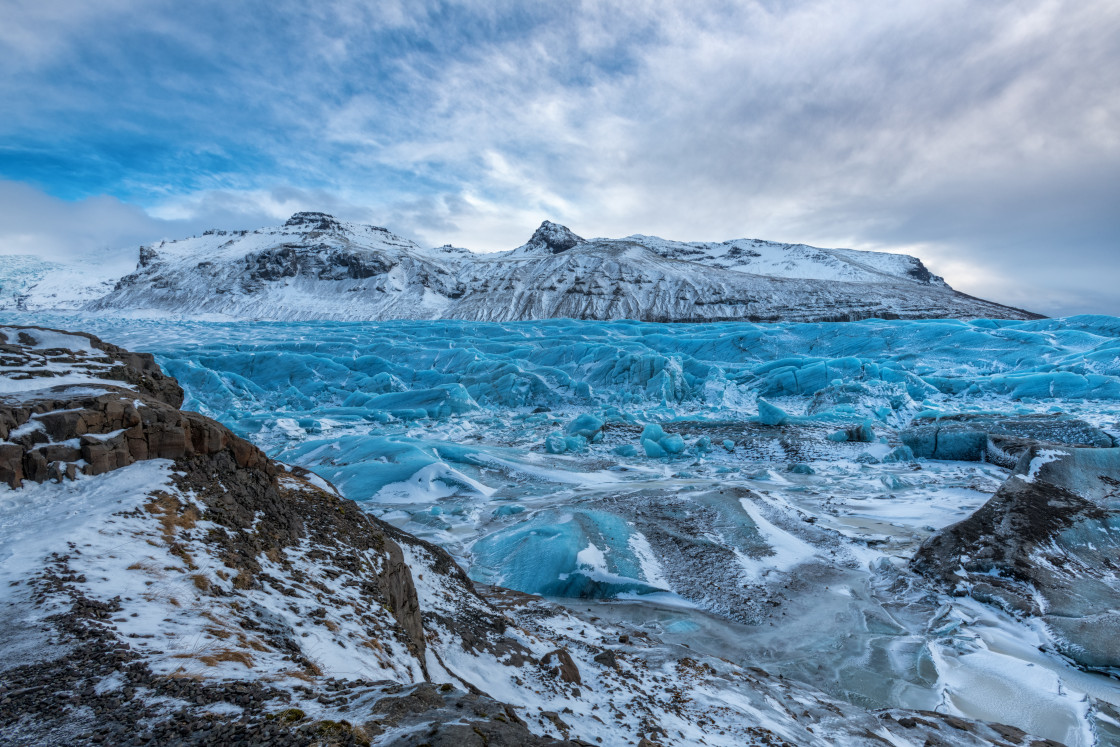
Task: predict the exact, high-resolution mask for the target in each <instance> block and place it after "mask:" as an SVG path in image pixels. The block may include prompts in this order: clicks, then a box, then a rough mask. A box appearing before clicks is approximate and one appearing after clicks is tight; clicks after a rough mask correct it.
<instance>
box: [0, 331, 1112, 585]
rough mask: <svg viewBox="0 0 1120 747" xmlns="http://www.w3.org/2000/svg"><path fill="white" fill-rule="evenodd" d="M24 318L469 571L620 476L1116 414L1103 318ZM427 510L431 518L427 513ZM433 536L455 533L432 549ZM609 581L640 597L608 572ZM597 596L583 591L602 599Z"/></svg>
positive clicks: (894, 460)
mask: <svg viewBox="0 0 1120 747" xmlns="http://www.w3.org/2000/svg"><path fill="white" fill-rule="evenodd" d="M20 320H22V321H27V320H26V319H25V318H20V319H12V321H20ZM34 321H36V322H39V323H44V324H46V325H47V326H52V327H73V328H82V329H87V330H89V331H91V332H94V333H96V334H99V335H101V336H103V337H104V338H105V339H107V340H109V341H111V342H114V343H117V344H121V345H123V346H125V347H128V348H131V349H136V350H150V351H152V352H154V353H155V354H156V356H157V359H158V360H159V362H160V364H161V365H162V366H163V367H164V368H165V369H166V370H167V371H168V372H169V373H170V374H172V375H174V376H176V377H177V378H178V379H179V381H180V382H181V383H182V384H183V386H184V387H185V389H186V393H187V402H186V407H188V408H192V409H196V410H199V411H201V412H204V413H206V414H208V415H211V416H213V417H215V418H217V419H218V420H220V421H222V422H223V423H225V424H227V425H228V426H230V427H231V428H232V429H233V430H234V431H236V432H237V433H239V434H240V435H243V436H246V437H248V438H250V439H251V440H253V441H254V442H256V443H257V444H259V445H261V446H262V447H263V448H265V449H266V450H267V451H268V452H269V453H270V454H271V455H274V456H278V457H279V458H281V459H284V460H287V461H291V462H294V463H297V464H301V465H303V466H305V467H308V468H310V469H312V470H314V471H316V472H318V473H320V474H322V475H323V476H324V477H326V478H328V479H330V480H332V481H333V482H335V483H336V484H337V485H338V486H339V488H340V489H341V490H342V491H343V493H344V494H345V495H347V496H348V497H351V498H354V499H355V500H358V501H362V502H365V503H366V504H367V505H369V506H370V508H371V510H375V511H377V512H379V513H382V514H383V515H385V516H387V517H390V518H392V517H396V518H392V520H394V521H397V522H398V523H407V522H412V523H414V524H415V523H416V522H417V521H420V519H414V518H412V517H413V516H421V515H426V516H428V517H436V518H437V519H438V521H439V523H438V524H432V522H431V519H429V518H425V519H423V521H425V522H428V523H429V525H428V526H427V529H426V530H430V531H432V532H437V534H435V535H432V536H433V538H434V539H436V540H437V541H440V542H444V543H450V544H449V547H451V548H452V549H453V551H454V552H456V554H457V557H459V558H460V560H462V561H463V562H464V563H466V564H468V565H470V564H471V563H472V562H474V561H473V560H472V552H477V551H479V550H478V549H476V550H471V549H469V547H468V545H470V542H474V545H473V547H475V548H486V547H487V545H486V544H484V543H483V544H479V542H480V541H481V539H484V536H485V535H486V533H487V531H488V530H487V529H486V527H485V521H484V520H483V518H482V517H485V516H491V515H497V516H500V517H501V518H502V519H503V520H504V521H507V522H508V521H509V520H510V519H511V518H515V517H514V515H512V514H508V513H500V514H494V510H493V509H497V508H498V507H499V506H500V505H501V504H502V502H508V501H511V500H516V501H517V505H520V506H523V507H524V508H525V512H524V514H521V515H519V516H523V517H528V518H529V519H532V518H533V517H534V516H536V515H537V514H538V512H539V511H541V510H545V509H547V508H548V506H549V503H550V502H551V501H555V500H559V501H561V502H566V501H571V500H573V499H574V498H575V497H577V496H578V495H579V491H581V490H593V491H599V490H606V489H607V488H606V487H603V486H611V485H625V484H628V481H639V482H640V481H643V480H646V481H648V480H662V481H663V480H686V481H687V480H691V481H692V483H691V484H694V483H695V481H696V480H697V479H698V478H699V479H707V478H705V476H714V475H718V476H719V480H722V481H726V480H729V479H734V480H747V481H750V480H754V479H755V478H754V477H752V475H759V476H760V477H758V478H757V479H758V480H760V481H762V482H765V483H767V484H768V485H779V486H781V485H784V484H785V483H784V482H783V481H788V480H791V479H793V480H800V479H807V478H814V477H817V476H819V475H821V474H827V473H828V471H829V468H828V466H827V463H826V462H827V460H828V459H831V457H828V456H827V455H828V454H830V453H832V452H828V451H827V449H828V448H833V449H840V450H842V451H838V452H835V453H836V454H837V455H841V454H842V455H843V458H844V459H845V460H848V462H850V463H852V464H859V465H864V467H868V466H869V465H879V464H881V465H882V466H883V468H892V467H891V466H892V465H905V464H908V463H910V462H911V460H913V459H940V460H946V459H947V460H956V459H975V458H977V454H982V453H983V450H984V449H985V448H986V439H985V435H984V432H983V431H982V430H980V429H974V431H968V430H967V429H961V428H957V429H955V430H952V431H950V430H946V429H944V428H941V427H940V426H935V427H934V430H932V431H931V430H929V429H928V428H927V430H922V428H925V427H926V425H923V424H927V425H928V424H929V423H938V422H940V421H938V420H937V419H938V418H942V419H943V418H946V417H949V416H953V415H954V414H960V413H966V414H967V413H977V412H996V413H1004V414H1016V413H1023V412H1028V413H1051V412H1054V411H1055V410H1057V411H1061V412H1062V413H1065V415H1068V416H1069V417H1074V418H1080V417H1084V418H1088V419H1090V420H1091V421H1092V423H1094V424H1096V425H1099V426H1101V427H1105V428H1115V426H1116V422H1117V420H1118V419H1120V417H1118V414H1120V320H1117V319H1115V318H1112V317H1100V316H1080V317H1072V318H1069V319H1046V320H1039V321H1028V322H1015V321H988V320H978V321H973V322H966V321H957V320H927V321H884V320H868V321H864V322H855V323H837V324H752V323H747V322H726V323H711V324H701V325H695V324H680V325H672V324H652V323H636V322H580V321H571V320H551V321H542V322H524V323H508V324H494V323H477V322H460V321H424V322H417V321H392V322H357V323H342V322H305V323H245V324H235V323H225V322H223V323H206V322H197V321H195V322H169V321H155V320H112V319H91V318H76V317H52V318H49V319H45V318H44V319H40V318H36V319H35V320H34ZM759 423H761V424H763V425H776V424H781V423H786V424H787V427H786V428H784V429H783V432H786V431H789V433H787V434H786V435H785V436H782V437H781V438H784V439H785V441H782V440H781V439H780V438H779V436H777V435H774V431H769V432H766V431H759V430H755V429H757V428H758V424H759ZM814 429H815V430H814ZM938 429H940V430H938ZM790 439H794V440H790ZM830 439H831V440H830ZM880 440H881V441H883V443H882V444H879V443H877V442H878V441H880ZM935 441H936V443H935ZM712 444H719V445H721V446H722V448H720V449H714V450H713V449H711V445H712ZM828 444H832V446H831V447H830V446H827V445H828ZM821 460H825V462H822V461H821ZM789 465H794V467H793V468H792V469H793V471H790V467H789ZM666 470H667V471H666ZM822 470H823V472H822ZM674 475H677V477H674ZM681 475H688V476H690V477H688V478H685V477H680V476H681ZM783 489H784V490H795V489H798V490H800V489H803V488H802V487H801V486H799V485H797V484H793V485H791V486H790V487H788V488H783ZM557 496H559V497H557ZM433 504H436V505H440V506H443V507H444V508H445V509H446V511H445V513H442V514H432V513H430V512H429V511H428V508H429V507H430V506H431V505H433ZM445 504H446V505H445ZM487 505H490V506H492V510H490V511H487V512H482V513H480V510H481V509H482V508H483V507H485V506H487ZM418 512H419V513H418ZM608 513H609V512H608ZM588 521H589V520H588ZM597 521H599V524H598V525H597V526H601V525H602V520H601V519H597ZM585 523H586V522H585ZM468 524H469V525H470V527H471V528H470V530H469V531H468V530H467V529H466V527H467V526H468ZM551 524H556V525H558V526H559V525H560V524H562V522H555V521H553V522H551ZM576 525H579V526H583V525H581V524H579V523H578V522H577V523H576ZM445 526H449V527H453V531H452V530H446V531H448V532H450V533H449V534H438V532H441V531H445V530H444V529H442V528H441V527H445ZM565 526H566V525H565ZM573 526H575V525H573ZM550 531H551V530H550ZM557 531H558V532H559V534H557V535H556V536H557V537H560V536H562V535H563V536H564V537H568V535H567V534H564V533H565V532H571V531H575V530H574V529H573V528H572V527H568V528H566V529H564V530H562V531H561V530H557ZM581 531H582V532H583V534H578V535H571V537H569V538H568V540H565V541H564V542H560V541H559V540H558V541H557V542H556V543H555V546H556V547H561V546H562V547H564V548H567V549H566V550H565V552H568V553H569V554H570V555H572V558H569V560H571V561H572V562H573V563H574V554H573V552H575V553H577V554H578V550H577V551H573V550H572V548H573V547H574V545H573V544H572V543H575V544H578V543H579V542H583V541H584V540H587V541H589V542H590V541H592V540H591V539H588V538H589V537H590V536H591V535H590V534H588V531H589V530H587V529H582V530H581ZM608 534H609V533H608ZM608 534H601V535H596V536H598V539H597V540H594V541H595V542H606V543H608V544H607V545H604V546H603V547H602V550H603V552H604V553H605V556H606V557H607V558H609V559H610V563H615V562H620V561H619V559H620V558H622V557H623V556H624V555H625V553H624V552H623V551H622V550H619V549H617V548H615V546H614V545H611V544H609V543H610V542H613V541H614V540H610V536H614V535H609V536H608ZM471 538H474V539H478V540H479V542H475V541H474V539H471ZM573 538H574V539H573ZM569 540H570V541H569ZM596 546H598V545H596ZM581 549H582V548H581ZM495 557H497V556H495ZM610 563H608V566H610ZM570 572H571V573H577V574H578V569H576V570H573V571H570ZM472 573H473V571H472ZM610 573H611V574H614V576H617V577H618V578H627V579H630V580H631V581H635V582H637V581H641V577H640V574H639V575H634V574H632V573H630V572H629V571H627V570H625V569H620V568H614V569H613V570H610ZM510 578H520V576H518V575H517V574H513V575H511V576H510ZM604 578H605V577H604ZM612 578H613V576H612ZM600 581H602V579H600ZM631 581H627V582H626V583H630V582H631ZM580 583H582V582H580ZM602 583H603V584H606V585H605V586H601V587H596V588H606V589H610V588H614V587H613V586H611V585H610V584H609V583H607V582H606V581H603V582H602ZM611 583H614V582H613V581H612V582H611ZM620 583H621V582H620ZM577 587H578V588H583V587H580V584H579V583H576V582H575V581H573V582H572V583H571V584H569V585H568V587H567V588H570V589H576V588H577ZM556 588H560V587H556ZM587 588H590V587H587ZM596 593H598V592H596Z"/></svg>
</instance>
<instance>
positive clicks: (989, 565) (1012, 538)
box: [912, 443, 1120, 667]
mask: <svg viewBox="0 0 1120 747" xmlns="http://www.w3.org/2000/svg"><path fill="white" fill-rule="evenodd" d="M912 567H913V568H914V569H915V570H917V571H919V572H920V573H923V574H925V575H927V576H930V577H933V578H935V579H937V580H938V581H939V582H940V583H941V584H942V585H943V586H944V587H945V588H946V589H948V590H951V591H954V592H955V593H958V594H969V595H971V596H973V597H975V598H977V599H979V600H981V601H984V602H990V603H994V604H997V605H999V606H1001V607H1003V608H1005V609H1008V610H1011V611H1013V612H1015V613H1017V614H1020V615H1024V616H1031V617H1038V618H1041V619H1042V620H1043V622H1045V623H1046V624H1047V625H1048V626H1049V628H1050V629H1051V631H1052V632H1053V633H1054V634H1055V637H1056V639H1057V640H1058V645H1059V647H1060V648H1061V650H1062V652H1063V653H1065V654H1066V655H1067V656H1069V657H1070V658H1072V659H1073V660H1075V661H1077V662H1078V663H1080V664H1082V665H1083V666H1087V667H1117V666H1120V643H1118V638H1117V635H1116V633H1118V632H1120V615H1117V613H1116V612H1115V610H1117V609H1120V582H1118V581H1117V575H1116V572H1117V570H1120V449H1118V448H1076V447H1068V446H1060V445H1058V446H1056V445H1047V444H1037V443H1036V444H1034V445H1031V446H1030V447H1029V448H1027V449H1026V450H1025V451H1024V452H1023V454H1022V456H1021V457H1020V460H1019V463H1018V465H1017V466H1016V468H1015V474H1014V475H1012V476H1011V477H1010V478H1009V479H1008V480H1007V481H1005V482H1004V484H1003V485H1002V486H1000V488H999V490H998V491H997V492H996V494H995V495H994V496H993V497H992V498H991V500H989V501H988V502H987V503H985V504H984V505H983V506H981V507H980V508H979V509H978V510H977V511H976V512H975V513H973V514H972V515H971V516H970V517H968V518H967V519H965V520H964V521H962V522H959V523H957V524H954V525H952V526H950V527H947V528H945V529H943V530H941V531H939V532H937V533H936V534H934V535H933V536H932V537H930V538H929V539H928V540H927V541H926V542H925V544H923V545H922V547H921V548H920V549H919V550H918V552H917V553H916V555H915V556H914V559H913V561H912Z"/></svg>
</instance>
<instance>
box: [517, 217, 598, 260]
mask: <svg viewBox="0 0 1120 747" xmlns="http://www.w3.org/2000/svg"><path fill="white" fill-rule="evenodd" d="M584 241H585V240H584V238H583V237H582V236H577V235H576V234H574V233H572V231H571V229H569V228H568V227H567V226H561V225H560V224H559V223H553V222H552V221H548V220H546V221H544V222H543V223H541V225H540V228H538V229H537V230H536V231H534V232H533V237H532V238H531V239H529V243H528V244H526V246H527V247H530V248H533V249H536V248H544V249H548V251H549V253H551V254H560V253H561V252H566V251H568V250H569V249H571V248H572V247H573V246H576V245H578V244H582V243H584Z"/></svg>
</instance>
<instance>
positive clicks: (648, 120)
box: [0, 0, 1120, 315]
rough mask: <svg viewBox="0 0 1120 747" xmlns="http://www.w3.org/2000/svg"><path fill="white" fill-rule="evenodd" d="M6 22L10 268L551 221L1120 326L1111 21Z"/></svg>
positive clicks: (80, 10)
mask: <svg viewBox="0 0 1120 747" xmlns="http://www.w3.org/2000/svg"><path fill="white" fill-rule="evenodd" d="M4 6H5V8H4V22H3V23H2V24H0V70H3V71H4V74H3V75H0V102H3V103H2V104H0V112H2V116H0V255H3V254H17V253H19V254H33V255H37V256H40V257H44V258H51V259H61V260H68V259H72V258H75V257H85V256H91V255H96V254H99V253H106V254H108V253H110V252H112V251H128V252H135V249H136V246H138V245H139V244H140V243H146V242H149V241H154V240H158V239H161V238H176V237H181V236H186V235H191V234H193V233H197V232H198V231H200V230H203V229H206V228H255V227H260V226H267V225H276V224H277V223H280V222H282V221H283V220H284V219H286V218H287V217H288V216H289V215H291V213H293V212H296V211H298V210H321V211H324V212H329V213H332V214H334V215H336V216H337V217H339V218H342V219H345V220H354V221H361V222H368V223H374V224H377V225H380V226H385V227H387V228H389V229H390V230H392V231H394V232H396V233H398V234H401V235H404V236H407V237H410V238H413V239H415V240H416V241H418V242H420V243H421V244H426V245H441V244H445V243H452V244H455V245H456V246H464V247H467V248H470V249H473V250H476V251H495V250H501V249H510V248H513V247H515V246H518V245H520V244H522V243H524V242H525V241H526V240H527V239H528V237H529V235H530V234H531V233H532V232H533V230H534V229H535V228H536V226H537V225H539V224H540V222H541V221H542V220H544V219H550V220H554V221H556V222H560V223H563V224H565V225H567V226H569V227H571V228H572V230H574V231H575V232H576V233H578V234H580V235H582V236H585V237H593V236H606V237H620V236H626V235H630V234H634V233H643V234H652V235H657V236H662V237H664V238H669V239H677V240H725V239H731V238H744V237H749V238H761V239H769V240H773V241H785V242H801V243H807V244H812V245H816V246H826V247H837V246H838V247H851V248H856V249H869V250H880V251H900V252H905V253H909V254H914V255H917V256H919V257H921V258H922V259H923V261H925V263H926V264H927V265H928V266H929V267H930V268H931V269H932V270H933V271H934V272H936V273H938V274H941V275H943V276H945V278H946V279H947V280H948V282H949V283H950V284H951V285H953V286H954V287H956V288H957V289H958V290H963V291H965V292H968V293H972V294H974V295H978V296H982V297H985V298H990V299H992V300H996V301H1000V302H1003V303H1007V304H1011V305H1015V306H1020V307H1024V308H1029V309H1031V310H1033V311H1038V312H1040V313H1044V314H1048V315H1066V314H1075V313H1107V314H1114V315H1120V74H1118V73H1117V71H1120V3H1116V2H1112V1H1111V0H1099V1H1094V0H1014V1H1004V0H974V1H972V2H965V1H963V0H921V1H918V2H911V1H909V0H899V1H897V2H889V3H888V2H882V3H879V2H867V0H823V1H819V2H818V1H817V0H786V1H779V0H758V1H756V2H751V1H750V0H738V1H736V2H719V1H713V2H705V1H702V0H700V1H695V2H689V3H681V2H667V1H666V2H661V1H659V0H627V1H626V2H598V1H595V0H587V1H586V2H577V1H572V2H560V3H555V2H553V3H544V2H541V3H533V2H506V1H505V0H479V1H475V0H463V1H462V2H428V1H427V0H383V1H382V2H369V1H365V0H363V1H358V0H317V2H314V3H308V2H306V1H305V0H301V1H300V2H288V1H287V0H269V1H268V2H263V1H257V0H247V1H245V2H236V3H231V2H226V1H219V2H214V1H211V0H193V1H192V2H190V3H183V2H178V1H169V0H98V2H96V3H90V2H86V1H78V0H5V3H4ZM0 261H3V258H2V257H0Z"/></svg>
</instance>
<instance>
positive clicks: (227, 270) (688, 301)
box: [0, 213, 1037, 322]
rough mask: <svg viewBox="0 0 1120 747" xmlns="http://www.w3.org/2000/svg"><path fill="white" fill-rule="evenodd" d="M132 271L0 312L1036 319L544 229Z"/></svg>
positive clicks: (759, 253) (348, 236)
mask: <svg viewBox="0 0 1120 747" xmlns="http://www.w3.org/2000/svg"><path fill="white" fill-rule="evenodd" d="M138 259H139V262H138V264H137V266H136V269H135V271H133V272H131V273H129V274H126V275H124V276H123V277H122V276H119V275H118V276H115V277H111V278H110V277H108V276H107V275H106V274H105V272H103V271H101V270H100V269H99V270H97V271H94V268H93V266H92V265H91V266H90V269H89V271H88V272H87V273H85V274H87V275H88V277H89V281H88V283H86V284H85V285H83V284H82V281H81V280H80V279H79V278H80V276H81V274H82V273H80V272H75V271H74V268H58V269H51V268H50V267H49V266H45V265H41V264H35V265H34V266H31V265H29V266H28V267H24V268H22V269H19V268H16V267H15V266H13V270H12V273H13V274H12V276H11V277H7V278H5V277H3V274H2V273H0V308H11V309H18V310H24V311H42V310H49V309H60V308H65V309H81V310H84V311H88V312H93V313H110V312H111V313H119V312H126V313H130V314H136V315H145V316H167V315H171V316H185V317H200V316H201V317H210V318H215V317H216V318H233V319H238V320H245V319H256V320H280V321H292V320H313V319H330V320H381V319H464V320H474V321H521V320H533V319H553V318H571V319H599V320H610V319H634V320H640V321H652V322H703V321H721V320H749V321H799V322H814V321H850V320H857V319H868V318H873V317H880V318H885V319H925V318H962V319H971V318H996V319H1030V318H1037V315H1035V314H1031V313H1030V312H1027V311H1023V310H1022V309H1015V308H1010V307H1007V306H1002V305H1000V304H996V303H992V302H989V301H984V300H982V299H978V298H973V297H971V296H968V295H965V294H963V293H959V292H957V291H955V290H953V289H952V288H950V287H949V286H948V285H947V284H946V283H945V282H944V280H942V279H941V278H939V277H937V276H936V275H933V274H932V273H931V272H930V271H929V270H928V269H927V268H926V267H925V266H924V265H923V264H922V262H921V260H919V259H917V258H915V257H911V256H907V255H902V254H888V253H881V252H865V251H853V250H850V249H819V248H816V247H811V246H806V245H803V244H781V243H775V242H770V241H761V240H757V239H735V240H731V241H724V242H679V241H666V240H664V239H659V238H657V237H654V236H642V235H635V236H627V237H625V238H621V239H584V238H582V237H580V236H578V235H576V234H575V233H573V232H572V231H570V230H569V229H568V228H566V227H564V226H560V225H557V224H554V223H551V222H549V221H545V222H544V223H542V224H541V226H540V228H538V229H537V231H536V232H535V233H534V234H533V236H532V237H531V238H530V240H529V241H528V242H527V243H526V244H524V245H523V246H521V247H518V248H517V249H514V250H512V251H507V252H495V253H490V254H475V253H472V252H469V251H467V250H465V249H457V248H454V247H451V246H445V247H441V248H436V249H427V248H422V247H420V246H418V245H416V244H415V243H413V242H411V241H408V240H407V239H404V238H401V237H400V236H396V235H395V234H393V233H392V232H390V231H388V230H386V229H384V228H379V227H376V226H368V225H360V224H354V223H346V222H342V221H339V220H336V219H335V218H333V217H332V216H329V215H326V214H323V213H296V214H295V215H293V216H292V217H291V219H289V220H288V221H287V222H286V223H285V224H284V225H282V226H277V227H272V228H262V229H258V230H255V231H218V230H215V231H207V232H206V233H205V234H203V235H202V236H195V237H191V238H187V239H182V240H178V241H161V242H158V243H155V244H150V245H147V246H143V247H141V248H140V251H139V256H138ZM17 269H18V270H19V271H18V272H17ZM60 278H69V280H65V282H63V281H61V280H60ZM8 287H10V289H11V290H10V291H9V290H5V288H8ZM67 287H69V288H70V290H67Z"/></svg>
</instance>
